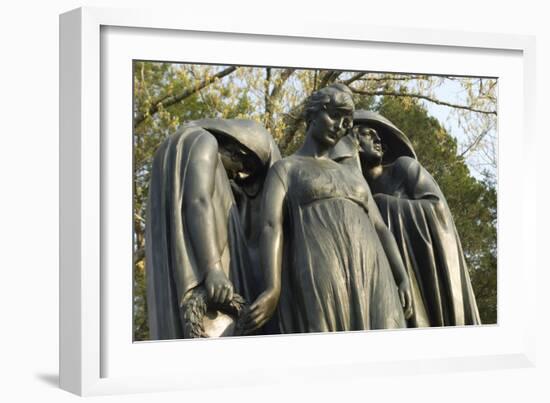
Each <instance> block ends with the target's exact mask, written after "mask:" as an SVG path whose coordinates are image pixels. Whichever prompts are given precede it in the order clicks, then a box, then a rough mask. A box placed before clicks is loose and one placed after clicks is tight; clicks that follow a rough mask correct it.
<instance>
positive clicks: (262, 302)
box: [204, 268, 280, 334]
mask: <svg viewBox="0 0 550 403" xmlns="http://www.w3.org/2000/svg"><path fill="white" fill-rule="evenodd" d="M204 286H205V288H206V292H207V295H208V299H209V301H210V302H212V303H214V304H218V305H224V304H228V303H230V302H231V301H232V299H233V292H234V290H233V284H232V283H231V281H230V280H229V279H228V278H227V276H226V275H225V273H224V272H223V271H222V270H221V269H218V268H213V269H211V270H209V271H208V274H207V275H206V278H205V281H204ZM279 294H280V293H279V292H278V291H277V290H274V289H268V290H266V291H264V292H263V293H262V294H260V296H259V297H258V298H257V299H256V301H254V302H253V303H252V305H250V307H248V308H247V309H246V311H245V313H244V317H243V319H242V325H243V331H244V333H245V334H250V333H252V332H254V331H255V330H256V329H259V328H260V327H262V326H263V325H264V324H265V323H266V322H267V321H268V320H269V319H270V318H271V316H273V313H274V312H275V309H276V308H277V303H278V302H279Z"/></svg>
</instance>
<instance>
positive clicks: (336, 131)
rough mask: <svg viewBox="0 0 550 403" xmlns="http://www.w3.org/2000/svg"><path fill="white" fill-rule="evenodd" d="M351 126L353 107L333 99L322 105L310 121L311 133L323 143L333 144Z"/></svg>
mask: <svg viewBox="0 0 550 403" xmlns="http://www.w3.org/2000/svg"><path fill="white" fill-rule="evenodd" d="M352 126H353V109H351V108H350V107H349V106H348V105H347V104H337V103H336V102H334V100H333V99H331V101H330V102H329V103H328V104H325V105H323V106H322V108H321V109H320V110H319V111H318V112H317V114H316V115H315V117H314V119H313V120H312V122H311V123H310V130H311V135H312V136H313V138H314V139H315V140H316V141H317V142H319V143H321V144H324V145H327V146H334V145H335V144H336V143H337V142H338V140H340V139H341V138H342V137H343V136H344V135H345V134H346V133H347V131H348V130H349V129H350V128H351V127H352Z"/></svg>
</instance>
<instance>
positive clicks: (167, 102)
mask: <svg viewBox="0 0 550 403" xmlns="http://www.w3.org/2000/svg"><path fill="white" fill-rule="evenodd" d="M235 70H237V67H235V66H231V67H228V68H226V69H224V70H222V71H220V72H219V73H217V74H214V75H213V76H212V77H208V78H205V79H204V80H202V81H201V82H199V83H198V84H197V85H195V86H193V87H192V88H187V89H185V90H184V91H183V92H181V93H180V94H178V95H171V96H168V97H166V96H164V97H163V98H161V99H158V100H156V101H154V102H153V103H152V104H151V106H150V107H149V110H148V111H147V112H146V113H141V112H140V113H138V114H137V116H136V117H135V119H134V128H136V127H137V126H138V125H139V124H140V123H141V122H143V121H144V120H145V119H146V118H147V116H152V115H154V114H155V113H157V112H158V111H159V109H160V108H161V107H162V108H168V107H170V106H172V105H175V104H177V103H179V102H181V101H183V100H184V99H185V98H188V97H190V96H191V95H193V94H195V93H197V92H198V91H200V90H202V89H203V88H205V87H207V86H208V85H210V84H212V83H213V82H214V81H216V80H218V79H220V78H223V77H225V76H227V75H229V74H231V73H233V72H234V71H235Z"/></svg>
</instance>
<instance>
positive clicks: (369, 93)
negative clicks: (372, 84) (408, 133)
mask: <svg viewBox="0 0 550 403" xmlns="http://www.w3.org/2000/svg"><path fill="white" fill-rule="evenodd" d="M351 90H352V91H353V92H354V93H356V94H360V95H367V96H390V97H411V98H418V99H424V100H426V101H429V102H432V103H434V104H437V105H443V106H448V107H450V108H457V109H465V110H468V111H471V112H477V113H484V114H488V115H496V114H497V111H484V110H481V109H476V108H473V107H471V106H468V105H457V104H452V103H449V102H445V101H440V100H438V99H435V98H431V97H428V96H426V95H421V94H411V93H408V92H394V91H362V90H356V89H354V88H352V89H351Z"/></svg>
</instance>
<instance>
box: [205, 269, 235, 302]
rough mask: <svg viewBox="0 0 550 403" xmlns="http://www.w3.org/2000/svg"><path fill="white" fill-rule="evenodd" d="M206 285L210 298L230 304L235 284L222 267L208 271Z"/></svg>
mask: <svg viewBox="0 0 550 403" xmlns="http://www.w3.org/2000/svg"><path fill="white" fill-rule="evenodd" d="M204 286H205V288H206V293H207V295H208V299H209V300H210V301H211V302H213V303H215V304H219V305H224V304H228V303H229V302H231V300H232V299H233V284H232V283H231V281H229V279H228V278H227V276H226V275H225V273H224V272H223V271H222V270H220V269H212V270H210V271H209V272H208V274H207V275H206V279H205V280H204Z"/></svg>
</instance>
